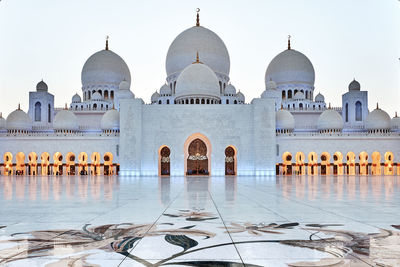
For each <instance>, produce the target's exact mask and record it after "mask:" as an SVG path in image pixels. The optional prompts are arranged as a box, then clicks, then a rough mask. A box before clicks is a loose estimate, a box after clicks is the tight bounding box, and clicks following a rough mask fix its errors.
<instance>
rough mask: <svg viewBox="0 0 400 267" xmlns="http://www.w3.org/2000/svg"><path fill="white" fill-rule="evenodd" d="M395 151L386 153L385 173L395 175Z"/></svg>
mask: <svg viewBox="0 0 400 267" xmlns="http://www.w3.org/2000/svg"><path fill="white" fill-rule="evenodd" d="M393 161H394V160H393V152H392V151H386V153H385V167H384V171H383V172H384V174H385V175H394V164H393Z"/></svg>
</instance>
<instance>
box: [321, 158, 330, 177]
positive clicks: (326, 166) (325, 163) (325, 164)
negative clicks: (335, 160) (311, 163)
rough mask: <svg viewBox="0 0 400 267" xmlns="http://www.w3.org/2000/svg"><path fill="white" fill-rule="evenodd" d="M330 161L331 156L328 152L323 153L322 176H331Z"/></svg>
mask: <svg viewBox="0 0 400 267" xmlns="http://www.w3.org/2000/svg"><path fill="white" fill-rule="evenodd" d="M330 159H331V155H330V154H329V153H328V152H322V153H321V174H322V175H329V174H330V166H331V164H330Z"/></svg>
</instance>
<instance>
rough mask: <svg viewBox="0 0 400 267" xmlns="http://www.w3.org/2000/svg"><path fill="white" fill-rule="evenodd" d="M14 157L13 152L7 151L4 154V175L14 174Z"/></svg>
mask: <svg viewBox="0 0 400 267" xmlns="http://www.w3.org/2000/svg"><path fill="white" fill-rule="evenodd" d="M12 158H13V156H12V154H11V152H7V153H5V154H4V156H3V161H4V175H12V174H13V163H12Z"/></svg>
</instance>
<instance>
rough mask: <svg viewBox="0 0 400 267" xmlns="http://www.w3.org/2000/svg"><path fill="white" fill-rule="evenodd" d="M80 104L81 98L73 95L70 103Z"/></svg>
mask: <svg viewBox="0 0 400 267" xmlns="http://www.w3.org/2000/svg"><path fill="white" fill-rule="evenodd" d="M81 102H82V99H81V97H80V96H79V95H78V94H75V95H74V96H73V97H72V103H81Z"/></svg>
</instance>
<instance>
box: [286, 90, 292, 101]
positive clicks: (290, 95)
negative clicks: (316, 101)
mask: <svg viewBox="0 0 400 267" xmlns="http://www.w3.org/2000/svg"><path fill="white" fill-rule="evenodd" d="M287 97H288V98H289V99H291V98H292V90H289V91H288V94H287Z"/></svg>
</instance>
